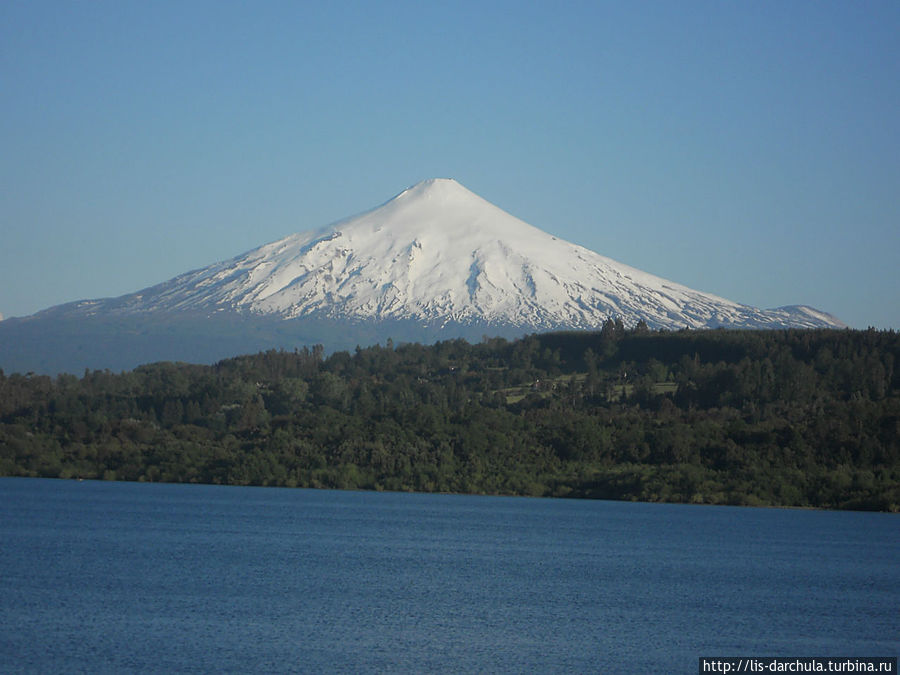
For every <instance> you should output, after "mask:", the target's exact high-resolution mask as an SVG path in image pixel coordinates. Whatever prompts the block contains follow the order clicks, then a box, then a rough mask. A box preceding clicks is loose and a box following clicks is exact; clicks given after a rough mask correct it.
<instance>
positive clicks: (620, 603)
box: [0, 478, 900, 673]
mask: <svg viewBox="0 0 900 675" xmlns="http://www.w3.org/2000/svg"><path fill="white" fill-rule="evenodd" d="M0 580H2V582H0V669H2V670H3V671H12V672H17V671H23V672H36V671H37V672H70V671H90V672H103V671H107V672H108V671H118V672H121V671H127V672H148V671H155V672H173V671H180V672H214V671H226V672H248V671H254V672H284V671H299V672H373V671H377V672H395V671H400V672H577V673H583V672H603V673H617V672H623V673H634V672H650V673H678V672H684V673H695V672H697V663H698V661H697V660H698V658H699V657H700V656H742V655H744V656H746V655H758V656H763V655H782V656H896V655H897V653H898V651H900V518H898V517H897V516H896V515H890V514H878V513H847V512H823V511H800V510H782V509H750V508H731V507H713V506H680V505H665V504H636V503H620V502H603V501H575V500H551V499H523V498H502V497H474V496H471V497H470V496H453V495H422V494H396V493H374V492H372V493H367V492H339V491H317V490H300V489H274V488H247V487H216V486H202V485H159V484H152V485H151V484H142V483H113V482H92V481H85V482H77V481H57V480H41V479H14V478H6V479H0Z"/></svg>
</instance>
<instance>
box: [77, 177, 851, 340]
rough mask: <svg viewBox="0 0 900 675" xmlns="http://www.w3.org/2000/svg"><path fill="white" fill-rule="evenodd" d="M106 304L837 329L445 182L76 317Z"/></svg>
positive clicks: (818, 317) (440, 319)
mask: <svg viewBox="0 0 900 675" xmlns="http://www.w3.org/2000/svg"><path fill="white" fill-rule="evenodd" d="M107 303H109V304H107ZM104 304H106V305H107V308H108V309H114V310H115V311H118V312H121V311H124V312H146V311H155V310H166V311H172V310H191V311H202V312H216V311H226V310H230V311H234V310H237V311H247V312H250V313H254V314H263V315H275V316H280V317H283V318H285V319H289V318H295V317H328V318H333V319H344V318H346V319H362V320H365V319H414V320H416V321H422V322H424V323H427V324H430V325H444V324H448V323H454V322H455V323H474V322H487V323H492V324H498V325H508V326H515V327H522V328H525V329H529V328H534V329H536V330H541V329H552V328H597V327H599V326H600V325H602V323H603V322H604V321H605V320H606V319H607V318H609V317H619V318H621V319H622V320H623V321H624V322H625V324H626V325H630V324H634V323H636V322H637V321H638V320H640V319H643V320H644V321H646V322H647V324H648V325H649V326H650V327H652V328H669V329H677V328H684V327H691V328H700V327H718V326H734V327H754V328H776V327H809V328H812V327H823V326H832V327H843V326H844V324H843V323H841V322H840V321H838V320H837V319H835V318H834V317H833V316H831V315H829V314H826V313H824V312H821V311H818V310H815V309H812V308H809V307H804V306H793V307H783V308H779V309H772V310H760V309H756V308H754V307H749V306H747V305H741V304H738V303H736V302H732V301H730V300H726V299H724V298H720V297H717V296H715V295H711V294H709V293H703V292H701V291H695V290H692V289H690V288H687V287H685V286H682V285H680V284H677V283H674V282H671V281H667V280H665V279H662V278H660V277H656V276H653V275H652V274H647V273H646V272H642V271H640V270H638V269H635V268H633V267H629V266H627V265H623V264H622V263H619V262H616V261H615V260H612V259H610V258H606V257H604V256H602V255H599V254H597V253H594V252H593V251H589V250H588V249H586V248H583V247H581V246H577V245H575V244H572V243H569V242H567V241H563V240H562V239H558V238H557V237H553V236H551V235H549V234H547V233H546V232H543V231H541V230H539V229H537V228H535V227H533V226H531V225H529V224H528V223H525V222H523V221H521V220H519V219H518V218H515V217H514V216H512V215H510V214H508V213H506V212H505V211H503V210H501V209H499V208H497V207H496V206H494V205H493V204H491V203H490V202H488V201H486V200H484V199H482V198H481V197H479V196H478V195H476V194H474V193H472V192H470V191H469V190H467V189H466V188H465V187H463V186H462V185H460V184H459V183H457V182H456V181H455V180H451V179H431V180H426V181H423V182H421V183H418V184H416V185H414V186H412V187H411V188H409V189H407V190H405V191H404V192H402V193H400V194H399V195H397V196H396V197H394V198H393V199H391V200H390V201H389V202H387V203H385V204H383V205H382V206H379V207H377V208H375V209H372V210H371V211H368V212H366V213H363V214H361V215H358V216H354V217H351V218H348V219H346V220H342V221H339V222H337V223H334V224H332V225H329V226H327V227H325V228H323V229H319V230H315V231H311V232H303V233H299V234H293V235H290V236H288V237H285V238H284V239H281V240H279V241H276V242H273V243H271V244H266V245H265V246H261V247H260V248H257V249H254V250H252V251H249V252H248V253H245V254H243V255H240V256H238V257H236V258H233V259H232V260H229V261H225V262H221V263H217V264H215V265H210V266H209V267H206V268H203V269H200V270H195V271H192V272H188V273H186V274H182V275H180V276H178V277H175V278H174V279H172V280H170V281H168V282H165V283H163V284H160V285H158V286H154V287H152V288H148V289H146V290H144V291H140V292H138V293H135V294H132V295H127V296H123V297H121V298H117V299H115V300H107V301H98V302H96V303H95V302H90V303H85V305H86V306H84V309H85V310H88V311H89V312H90V313H93V312H95V311H97V310H101V311H102V309H103V307H102V306H103V305H104Z"/></svg>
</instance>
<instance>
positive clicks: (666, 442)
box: [0, 321, 900, 511]
mask: <svg viewBox="0 0 900 675" xmlns="http://www.w3.org/2000/svg"><path fill="white" fill-rule="evenodd" d="M898 358H900V337H898V334H896V333H894V332H893V331H890V332H879V331H875V330H872V329H870V330H868V331H850V330H845V331H836V330H817V331H798V330H791V331H725V330H718V331H701V332H694V331H682V332H677V333H666V332H659V333H656V332H651V331H649V330H647V329H646V327H645V326H642V325H638V327H636V328H635V329H634V330H626V329H625V328H624V327H623V326H622V324H621V323H619V322H616V321H608V322H607V323H606V325H605V326H604V327H603V330H602V331H600V332H595V333H584V332H581V333H554V334H544V335H534V336H529V337H527V338H524V339H521V340H516V341H511V342H509V341H506V340H504V339H501V338H496V339H485V340H484V341H482V342H481V343H480V344H469V343H467V342H465V341H463V340H455V341H449V342H441V343H437V344H435V345H432V346H422V345H418V344H410V345H401V346H398V347H396V348H395V347H394V346H393V345H392V344H390V343H388V345H387V346H383V347H382V346H376V347H371V348H367V349H359V348H357V350H356V351H355V353H348V352H338V353H335V354H332V355H331V356H328V357H327V358H326V357H325V355H324V353H323V350H322V348H321V347H316V348H313V349H312V350H309V349H304V350H302V351H295V352H283V351H269V352H265V353H261V354H257V355H255V356H245V357H239V358H234V359H229V360H226V361H222V362H220V363H218V364H216V365H215V366H195V365H188V364H182V363H157V364H152V365H147V366H142V367H140V368H137V369H135V370H133V371H131V372H127V373H121V374H114V373H111V372H109V371H90V372H86V373H85V374H84V376H83V377H81V378H77V377H75V376H72V375H60V376H58V377H56V378H50V377H45V376H36V375H33V374H27V375H21V374H12V375H6V374H3V373H2V371H0V475H6V476H46V477H63V478H72V477H81V478H103V479H118V480H146V481H169V482H203V483H227V484H238V485H247V484H253V485H285V486H311V487H335V488H362V489H385V490H418V491H452V492H471V493H495V494H520V495H552V496H570V497H591V498H610V499H640V500H651V501H675V502H696V503H720V504H750V505H787V506H814V507H826V508H857V509H879V510H891V511H897V510H900V372H898V368H897V361H898Z"/></svg>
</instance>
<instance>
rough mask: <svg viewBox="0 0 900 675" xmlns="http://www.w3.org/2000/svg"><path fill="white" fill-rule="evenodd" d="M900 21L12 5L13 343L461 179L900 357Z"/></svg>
mask: <svg viewBox="0 0 900 675" xmlns="http://www.w3.org/2000/svg"><path fill="white" fill-rule="evenodd" d="M898 36H900V2H897V0H888V1H884V2H881V1H878V0H866V1H865V2H859V1H857V0H852V1H851V0H848V1H846V2H828V1H827V0H815V1H803V0H791V1H789V2H786V1H785V0H777V1H774V2H769V1H765V0H754V1H752V2H722V1H720V0H716V1H713V2H693V1H688V0H685V1H684V2H672V1H671V0H666V1H664V2H648V1H641V2H632V1H630V0H629V1H622V2H583V3H582V2H575V1H568V2H563V3H551V2H526V1H525V0H521V1H517V2H491V1H490V0H479V1H476V2H468V1H464V0H463V1H455V2H427V1H422V0H418V1H416V2H391V1H381V2H372V1H370V0H366V1H363V2H343V1H340V0H335V1H328V2H326V1H324V0H322V1H317V0H309V1H300V0H296V1H291V2H276V1H274V0H267V1H263V2H228V1H223V0H214V1H210V2H199V1H192V0H177V1H173V2H167V1H165V0H154V1H153V2H147V1H145V0H140V1H134V2H132V1H129V0H109V1H104V0H96V1H91V2H48V1H45V0H21V1H20V0H3V2H0V313H2V314H3V315H4V316H6V317H10V316H23V315H26V314H31V313H33V312H36V311H38V310H40V309H43V308H46V307H49V306H51V305H55V304H60V303H63V302H68V301H72V300H78V299H83V298H96V297H108V296H116V295H121V294H124V293H128V292H131V291H136V290H139V289H141V288H143V287H146V286H150V285H152V284H155V283H158V282H161V281H164V280H166V279H168V278H170V277H172V276H175V275H176V274H178V273H181V272H185V271H187V270H190V269H195V268H198V267H203V266H205V265H208V264H210V263H213V262H215V261H217V260H222V259H227V258H230V257H232V256H235V255H238V254H240V253H242V252H244V251H246V250H248V249H251V248H254V247H256V246H258V245H261V244H263V243H267V242H269V241H273V240H275V239H278V238H280V237H282V236H285V235H287V234H289V233H291V232H297V231H303V230H308V229H313V228H317V227H320V226H323V225H326V224H328V223H330V222H332V221H334V220H337V219H339V218H342V217H345V216H349V215H353V214H355V213H358V212H360V211H363V210H366V209H368V208H371V207H374V206H377V205H378V204H381V203H382V202H384V201H387V200H388V199H390V198H391V197H392V196H394V195H395V194H396V193H398V192H400V191H402V190H403V189H405V188H406V187H408V186H409V185H411V184H413V183H416V182H418V181H419V180H422V179H424V178H431V177H451V178H455V179H457V180H458V181H459V182H461V183H462V184H463V185H465V186H466V187H468V188H469V189H470V190H472V191H473V192H475V193H477V194H479V195H481V196H482V197H484V198H485V199H487V200H489V201H491V202H493V203H494V204H496V205H497V206H500V207H501V208H503V209H505V210H507V211H509V212H510V213H512V214H513V215H515V216H518V217H519V218H521V219H523V220H525V221H527V222H529V223H531V224H532V225H535V226H536V227H539V228H541V229H543V230H546V231H548V232H550V233H552V234H554V235H557V236H559V237H562V238H565V239H568V240H570V241H572V242H575V243H578V244H581V245H583V246H586V247H588V248H590V249H592V250H594V251H597V252H598V253H601V254H603V255H606V256H609V257H611V258H614V259H616V260H619V261H621V262H624V263H627V264H629V265H632V266H634V267H638V268H640V269H643V270H645V271H647V272H651V273H653V274H657V275H659V276H662V277H666V278H668V279H671V280H674V281H677V282H679V283H682V284H685V285H687V286H690V287H693V288H696V289H699V290H703V291H708V292H712V293H716V294H718V295H721V296H724V297H726V298H729V299H731V300H736V301H738V302H744V303H747V304H751V305H754V306H758V307H764V308H765V307H776V306H779V305H786V304H808V305H812V306H814V307H817V308H819V309H823V310H825V311H828V312H831V313H832V314H835V315H836V316H837V317H838V318H840V319H842V320H844V321H845V322H846V323H848V324H850V325H851V326H854V327H859V328H865V327H867V326H870V325H872V326H875V327H878V328H894V329H900V272H898V262H900V38H898Z"/></svg>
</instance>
